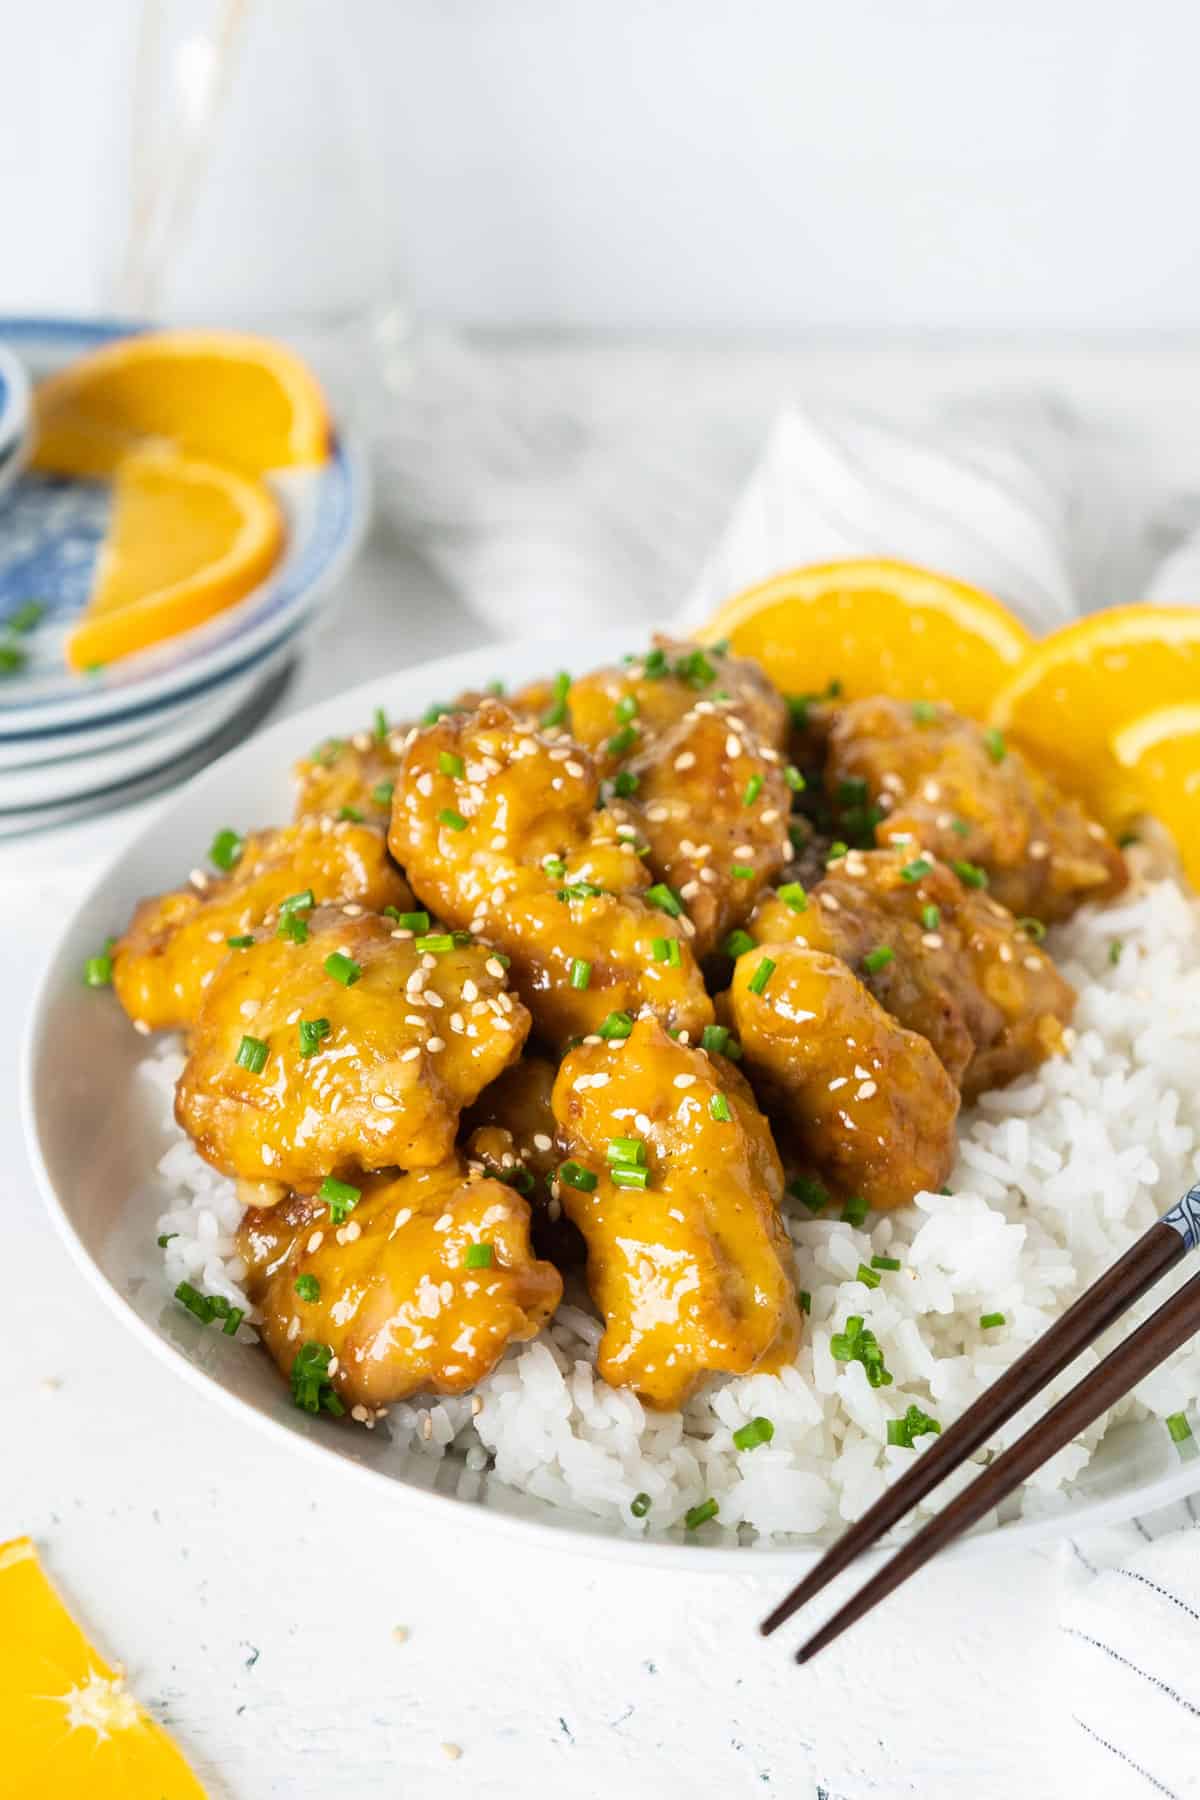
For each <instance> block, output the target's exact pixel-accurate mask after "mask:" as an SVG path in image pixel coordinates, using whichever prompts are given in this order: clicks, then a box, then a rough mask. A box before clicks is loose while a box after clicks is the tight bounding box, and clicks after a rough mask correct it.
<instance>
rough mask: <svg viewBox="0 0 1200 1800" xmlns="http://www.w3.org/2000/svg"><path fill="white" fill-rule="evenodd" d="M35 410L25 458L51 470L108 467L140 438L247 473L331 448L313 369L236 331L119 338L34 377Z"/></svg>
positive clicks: (309, 459)
mask: <svg viewBox="0 0 1200 1800" xmlns="http://www.w3.org/2000/svg"><path fill="white" fill-rule="evenodd" d="M34 411H35V419H36V427H37V431H36V439H35V445H34V456H33V461H34V466H35V467H36V468H39V469H45V470H47V471H49V472H51V473H54V474H58V475H81V476H90V477H99V476H106V475H111V474H112V473H113V470H114V469H115V468H116V465H117V463H118V461H119V460H120V458H121V457H122V456H123V455H124V454H125V453H126V452H127V451H128V450H130V449H132V448H134V447H135V446H137V445H138V444H142V443H144V442H145V441H146V440H147V439H151V440H156V441H160V442H161V441H163V440H165V441H167V442H169V443H171V444H173V445H174V446H175V447H176V448H177V449H180V450H184V451H187V452H188V453H189V454H191V455H193V456H200V457H213V458H215V459H216V461H218V462H231V463H233V464H235V466H236V467H238V468H240V469H248V470H251V471H253V472H254V473H256V474H261V473H262V471H263V470H264V469H282V468H286V467H290V466H292V465H295V464H305V463H319V462H323V461H324V459H325V457H326V456H327V455H328V453H329V429H330V428H329V415H328V412H327V411H326V407H325V400H324V397H323V395H322V393H321V389H320V387H319V386H318V384H317V381H316V379H315V377H314V376H313V374H312V372H311V370H309V368H308V367H307V365H306V364H305V363H303V362H302V361H301V360H300V358H299V357H298V356H296V355H294V354H293V352H292V351H290V350H288V349H286V348H285V347H284V346H283V345H282V344H275V343H272V342H270V340H268V339H266V338H258V337H249V336H247V335H245V334H243V333H241V332H233V331H158V332H146V333H145V334H144V335H142V336H139V337H129V338H118V339H116V340H115V341H114V342H113V343H111V344H105V345H104V346H103V347H102V348H101V349H99V350H93V351H92V352H91V353H90V354H89V355H88V356H82V357H80V358H79V360H78V361H77V362H73V363H71V364H70V365H69V367H67V368H65V369H61V370H59V372H58V373H57V374H56V375H52V376H50V378H49V380H47V381H43V382H42V383H41V384H40V386H39V387H38V389H37V391H36V394H35V396H34Z"/></svg>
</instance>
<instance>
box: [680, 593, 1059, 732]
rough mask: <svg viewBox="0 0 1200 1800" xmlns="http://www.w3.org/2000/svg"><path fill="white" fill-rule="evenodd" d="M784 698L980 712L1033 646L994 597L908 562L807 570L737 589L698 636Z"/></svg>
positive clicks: (979, 715)
mask: <svg viewBox="0 0 1200 1800" xmlns="http://www.w3.org/2000/svg"><path fill="white" fill-rule="evenodd" d="M699 636H700V640H701V642H702V643H709V644H711V643H715V642H717V641H718V640H720V639H722V638H728V639H729V644H730V648H731V649H732V650H733V651H735V652H736V653H737V654H738V655H740V656H752V657H754V658H755V659H756V660H757V661H758V662H760V663H761V664H762V666H763V668H764V669H765V670H766V672H767V674H768V675H769V676H770V677H771V679H772V681H774V682H775V684H776V685H777V686H778V687H781V688H782V689H783V690H784V692H785V693H790V694H818V693H822V692H824V691H825V689H827V688H828V686H829V684H830V682H833V681H838V682H840V683H841V685H842V692H843V693H845V694H846V695H847V696H849V697H850V698H851V699H854V698H856V697H858V696H861V695H864V694H891V695H894V696H895V697H896V698H899V699H913V700H923V699H928V700H949V701H950V702H951V704H952V705H954V706H956V707H958V708H959V709H960V711H962V712H965V713H971V714H974V715H975V716H976V717H981V716H983V715H984V714H985V713H986V712H987V709H988V707H989V705H990V703H991V701H992V698H993V696H994V694H995V693H996V690H997V689H998V688H999V687H1000V685H1001V683H1002V682H1003V681H1005V680H1006V679H1007V677H1008V676H1009V675H1010V674H1011V672H1012V670H1013V669H1014V668H1015V667H1016V666H1017V665H1018V664H1019V663H1020V661H1021V659H1022V658H1023V657H1024V655H1025V654H1026V652H1027V651H1028V649H1029V647H1030V645H1031V644H1032V642H1033V639H1032V638H1031V636H1030V634H1029V632H1028V631H1026V629H1025V627H1024V625H1022V624H1021V621H1020V620H1019V619H1017V618H1015V617H1014V616H1013V614H1012V613H1010V612H1009V610H1008V608H1007V607H1005V606H1002V605H1001V604H1000V602H999V600H995V599H993V598H992V596H991V595H990V594H985V593H983V592H982V591H981V590H980V589H979V588H973V587H968V586H967V585H966V583H965V582H961V581H954V580H953V579H952V578H951V577H950V576H948V575H937V574H934V573H933V572H932V570H929V569H918V568H916V567H915V566H913V565H912V564H911V563H901V562H886V561H872V560H867V559H863V560H861V561H854V562H838V563H814V564H812V565H810V566H809V567H808V568H803V569H791V570H789V571H788V572H787V573H786V574H784V575H776V576H774V577H773V579H772V580H770V581H765V582H763V583H762V584H761V586H759V587H753V588H749V589H747V591H746V592H745V593H743V594H738V595H736V596H735V597H734V599H732V600H728V601H726V603H725V605H724V606H722V607H721V608H720V610H719V611H718V612H717V613H716V614H715V615H714V616H713V618H711V619H710V620H709V622H708V624H707V625H705V626H704V628H703V630H702V631H701V632H700V633H699Z"/></svg>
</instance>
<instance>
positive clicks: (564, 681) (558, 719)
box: [542, 669, 571, 726]
mask: <svg viewBox="0 0 1200 1800" xmlns="http://www.w3.org/2000/svg"><path fill="white" fill-rule="evenodd" d="M570 687H571V677H570V676H569V675H568V673H567V671H566V670H565V669H560V670H559V672H558V674H557V675H556V676H555V677H554V687H553V689H552V690H551V691H552V693H553V695H554V698H553V700H552V701H551V702H550V705H549V706H548V707H547V708H546V710H545V712H544V713H543V714H542V724H543V725H545V726H551V725H561V724H562V722H563V720H564V719H565V718H566V716H567V694H568V693H569V691H570Z"/></svg>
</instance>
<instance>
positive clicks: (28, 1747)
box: [0, 1538, 204, 1800]
mask: <svg viewBox="0 0 1200 1800" xmlns="http://www.w3.org/2000/svg"><path fill="white" fill-rule="evenodd" d="M0 1746H2V1747H3V1756H2V1757H0V1796H3V1795H11V1796H12V1797H13V1800H18V1796H20V1797H22V1800H23V1797H24V1796H32V1795H35V1794H44V1795H46V1796H47V1800H49V1796H51V1795H54V1796H60V1797H61V1800H68V1796H71V1795H76V1794H78V1795H84V1794H86V1795H87V1800H134V1797H135V1796H138V1795H145V1796H147V1797H149V1796H155V1797H156V1800H204V1789H203V1788H202V1787H201V1785H200V1783H199V1782H198V1781H197V1779H196V1777H195V1776H194V1775H193V1774H192V1771H191V1770H190V1769H189V1768H188V1765H187V1763H186V1762H185V1761H184V1759H183V1757H182V1756H181V1755H180V1753H179V1751H178V1750H177V1749H176V1748H175V1746H174V1744H173V1743H172V1742H171V1740H170V1738H169V1737H168V1736H167V1734H166V1732H165V1731H163V1730H162V1729H161V1727H159V1726H158V1725H156V1724H155V1723H154V1721H153V1719H151V1718H149V1717H148V1715H147V1714H146V1713H145V1712H144V1711H143V1710H142V1708H141V1707H140V1706H139V1705H138V1703H137V1701H136V1700H135V1699H134V1697H133V1695H132V1694H131V1693H130V1692H129V1690H128V1689H127V1688H126V1686H125V1680H124V1676H123V1675H122V1673H121V1670H120V1669H114V1668H112V1667H110V1665H109V1664H108V1663H106V1662H105V1661H104V1658H103V1657H102V1656H99V1655H98V1654H97V1653H96V1651H95V1650H93V1648H92V1646H91V1645H90V1644H89V1643H88V1641H87V1639H86V1638H85V1637H84V1635H83V1632H82V1631H81V1630H80V1629H79V1627H78V1625H77V1624H76V1623H75V1621H74V1619H72V1617H71V1615H70V1613H69V1612H68V1611H67V1609H66V1607H65V1606H64V1605H63V1603H62V1601H61V1600H60V1599H59V1597H58V1595H57V1594H56V1593H55V1591H54V1589H53V1588H52V1587H51V1585H50V1583H49V1581H47V1579H46V1576H45V1574H44V1573H43V1571H42V1567H41V1564H40V1563H39V1562H38V1559H37V1551H36V1550H35V1549H34V1547H33V1545H32V1543H31V1542H30V1541H29V1539H28V1538H14V1539H13V1541H12V1542H11V1543H7V1544H0Z"/></svg>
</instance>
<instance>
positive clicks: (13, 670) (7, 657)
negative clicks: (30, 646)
mask: <svg viewBox="0 0 1200 1800" xmlns="http://www.w3.org/2000/svg"><path fill="white" fill-rule="evenodd" d="M28 660H29V659H28V657H27V656H26V654H25V652H24V650H22V648H21V646H20V645H19V644H0V675H15V674H17V672H18V670H20V669H23V668H24V667H25V664H26V663H27V662H28ZM96 666H97V667H98V668H101V667H103V664H97V665H96ZM86 672H87V674H89V675H90V674H91V673H92V670H91V668H90V667H89V668H88V670H87V671H86Z"/></svg>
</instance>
